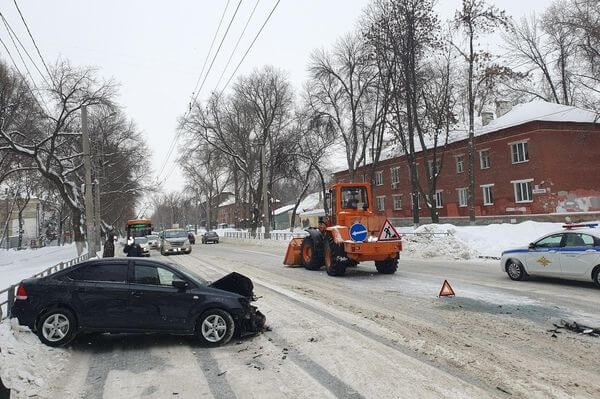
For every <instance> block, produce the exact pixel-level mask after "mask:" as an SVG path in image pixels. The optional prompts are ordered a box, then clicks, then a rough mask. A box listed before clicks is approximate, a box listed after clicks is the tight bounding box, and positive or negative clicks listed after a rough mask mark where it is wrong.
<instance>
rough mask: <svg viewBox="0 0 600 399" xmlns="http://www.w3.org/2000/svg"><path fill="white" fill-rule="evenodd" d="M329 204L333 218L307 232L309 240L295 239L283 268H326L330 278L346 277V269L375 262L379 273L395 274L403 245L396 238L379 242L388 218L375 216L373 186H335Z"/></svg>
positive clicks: (323, 221) (339, 184)
mask: <svg viewBox="0 0 600 399" xmlns="http://www.w3.org/2000/svg"><path fill="white" fill-rule="evenodd" d="M326 201H328V203H329V204H330V206H329V212H330V214H328V215H326V216H325V218H323V219H322V220H321V221H320V222H319V226H318V227H316V228H315V227H310V228H308V229H307V230H306V231H307V232H308V236H306V237H304V238H293V239H292V241H291V242H290V244H289V246H288V249H287V252H286V254H285V259H284V261H283V264H284V265H288V266H304V267H305V268H306V269H309V270H319V269H320V268H321V267H322V266H323V265H324V266H325V268H326V269H327V274H329V275H330V276H343V275H344V274H345V272H346V268H347V267H350V266H356V265H357V264H358V263H359V262H364V261H375V266H376V267H377V271H378V272H379V273H384V274H392V273H395V272H396V270H397V269H398V256H399V253H400V251H401V250H402V242H401V241H400V237H399V236H397V234H396V236H395V237H393V239H392V240H389V241H383V240H379V239H378V238H379V235H380V233H381V230H382V227H384V224H385V222H386V218H385V217H382V216H376V215H374V214H373V208H372V196H371V185H370V184H369V183H338V184H334V185H333V186H331V189H330V190H329V195H328V196H327V199H326Z"/></svg>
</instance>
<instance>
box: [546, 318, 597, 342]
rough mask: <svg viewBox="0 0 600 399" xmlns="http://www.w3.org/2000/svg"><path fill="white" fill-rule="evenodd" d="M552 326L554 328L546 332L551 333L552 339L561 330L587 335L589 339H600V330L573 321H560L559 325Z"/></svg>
mask: <svg viewBox="0 0 600 399" xmlns="http://www.w3.org/2000/svg"><path fill="white" fill-rule="evenodd" d="M552 325H553V326H554V327H555V328H553V329H550V330H547V332H551V333H552V337H553V338H556V337H557V336H556V334H560V333H561V331H558V330H561V329H564V330H569V331H573V332H576V333H578V334H582V335H589V336H591V337H600V328H595V327H589V326H586V325H583V324H579V323H577V322H575V321H573V322H571V323H570V322H568V321H566V320H561V321H560V324H556V323H552Z"/></svg>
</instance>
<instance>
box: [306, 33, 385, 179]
mask: <svg viewBox="0 0 600 399" xmlns="http://www.w3.org/2000/svg"><path fill="white" fill-rule="evenodd" d="M309 72H310V75H311V76H310V83H309V86H308V87H309V89H308V90H309V95H308V100H309V105H310V107H311V108H312V110H313V112H314V113H315V114H316V115H317V116H318V117H319V118H328V119H329V120H330V121H331V126H335V128H336V134H338V135H339V136H340V137H341V138H342V140H343V142H344V148H345V151H346V161H347V164H348V171H349V174H350V179H351V180H352V181H354V180H355V177H356V176H355V174H356V170H357V169H358V167H359V166H360V164H361V163H362V162H364V161H365V158H366V155H367V153H368V151H369V149H368V147H369V142H370V141H371V138H372V137H373V135H374V134H376V133H377V128H378V127H380V126H381V125H382V122H383V120H384V119H383V117H384V116H385V112H384V111H385V110H387V107H384V106H383V105H382V102H383V100H385V99H384V98H383V97H382V96H380V91H379V90H378V86H377V85H378V84H379V80H378V79H379V75H378V73H377V68H376V66H375V63H374V61H373V59H372V57H371V55H370V53H369V48H368V46H366V43H365V41H364V39H363V37H362V36H361V35H359V34H358V33H351V34H348V35H347V36H345V37H343V38H342V39H340V40H339V41H338V42H337V43H336V45H335V47H334V49H333V50H332V51H331V52H328V51H325V50H319V51H316V52H314V53H313V55H312V56H311V61H310V64H309ZM374 140H377V141H378V142H377V144H376V145H378V148H379V149H380V148H381V140H379V136H377V137H376V138H374Z"/></svg>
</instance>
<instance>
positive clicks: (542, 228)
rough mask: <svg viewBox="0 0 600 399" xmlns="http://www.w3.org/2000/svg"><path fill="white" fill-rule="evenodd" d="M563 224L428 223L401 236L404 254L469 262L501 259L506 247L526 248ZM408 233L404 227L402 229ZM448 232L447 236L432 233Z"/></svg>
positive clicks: (557, 229)
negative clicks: (479, 224)
mask: <svg viewBox="0 0 600 399" xmlns="http://www.w3.org/2000/svg"><path fill="white" fill-rule="evenodd" d="M563 224H564V223H546V222H533V221H526V222H522V223H518V224H509V223H501V224H490V225H487V226H454V225H452V224H427V225H422V226H419V227H418V228H416V229H413V230H412V232H414V233H420V235H416V236H414V235H412V234H406V235H404V236H403V241H404V243H405V251H406V252H407V253H409V254H411V255H413V256H419V257H425V258H429V257H437V256H449V257H451V258H455V259H472V258H476V257H479V256H484V257H487V256H489V257H500V255H501V254H502V251H505V250H507V249H509V248H515V247H523V246H527V245H528V244H529V243H530V242H532V241H534V240H536V239H538V238H539V237H541V236H543V235H545V234H549V233H552V232H554V231H560V230H561V229H562V226H563ZM402 232H407V229H406V228H402V229H401V234H402ZM431 233H448V235H441V234H431Z"/></svg>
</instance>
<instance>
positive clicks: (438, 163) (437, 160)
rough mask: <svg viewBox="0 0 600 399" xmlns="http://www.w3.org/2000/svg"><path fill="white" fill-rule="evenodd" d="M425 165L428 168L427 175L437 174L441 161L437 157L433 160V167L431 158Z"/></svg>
mask: <svg viewBox="0 0 600 399" xmlns="http://www.w3.org/2000/svg"><path fill="white" fill-rule="evenodd" d="M427 167H428V168H429V176H434V175H438V174H439V172H440V169H441V163H440V160H439V159H436V160H435V168H434V167H433V159H430V160H429V161H427Z"/></svg>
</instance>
